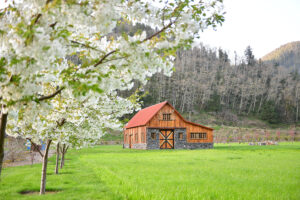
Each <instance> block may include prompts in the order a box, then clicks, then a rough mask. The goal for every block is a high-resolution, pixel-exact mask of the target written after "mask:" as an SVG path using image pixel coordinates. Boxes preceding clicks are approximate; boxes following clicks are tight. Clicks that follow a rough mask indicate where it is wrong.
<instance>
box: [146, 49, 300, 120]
mask: <svg viewBox="0 0 300 200" xmlns="http://www.w3.org/2000/svg"><path fill="white" fill-rule="evenodd" d="M231 63H232V62H230V60H229V59H228V55H227V54H226V52H225V51H223V50H222V49H218V50H214V49H210V48H207V47H205V46H203V45H199V46H198V47H195V48H193V49H191V50H181V51H178V52H177V58H176V63H175V68H176V71H175V72H174V73H173V75H172V76H171V77H166V76H164V75H162V74H161V73H158V74H156V75H155V76H154V77H153V78H152V79H151V80H150V81H149V83H148V84H147V86H146V91H148V92H149V93H148V95H147V96H146V97H144V102H145V106H148V105H151V104H154V103H157V102H161V101H164V100H168V101H169V102H170V103H171V104H173V105H174V106H175V107H176V108H177V109H178V110H179V111H180V112H183V113H189V114H191V115H193V114H194V113H198V112H203V111H205V112H210V113H215V115H217V116H218V115H226V114H228V113H234V114H237V115H238V116H252V117H255V118H259V119H262V120H265V121H268V122H269V123H273V124H276V123H294V122H298V118H299V97H300V94H299V93H300V81H299V80H300V76H299V74H298V73H297V72H292V70H289V69H287V68H284V67H281V66H278V65H274V64H272V63H264V62H261V61H257V60H256V59H255V58H254V55H253V52H252V50H251V48H250V47H248V48H247V49H246V50H245V56H244V58H243V59H241V61H240V62H233V63H235V64H231Z"/></svg>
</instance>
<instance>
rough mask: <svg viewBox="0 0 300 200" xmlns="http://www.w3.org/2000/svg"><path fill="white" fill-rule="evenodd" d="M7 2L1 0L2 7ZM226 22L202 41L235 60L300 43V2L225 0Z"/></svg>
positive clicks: (293, 0) (205, 35) (208, 31)
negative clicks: (248, 49) (250, 50)
mask: <svg viewBox="0 0 300 200" xmlns="http://www.w3.org/2000/svg"><path fill="white" fill-rule="evenodd" d="M4 2H6V0H0V8H1V7H3V6H4V4H5V3H4ZM224 7H225V11H226V12H227V13H226V15H225V22H224V24H223V26H222V27H218V28H217V30H216V31H214V30H212V29H210V30H205V32H204V33H202V35H201V39H200V41H201V42H203V43H204V44H206V45H209V46H210V47H216V48H219V47H221V48H222V49H224V50H226V51H227V52H228V53H229V55H230V57H231V58H233V55H234V51H236V52H237V54H238V55H240V56H242V55H243V52H244V50H245V48H246V47H247V46H248V45H250V46H251V47H252V48H253V52H254V54H255V57H256V58H260V57H262V56H264V55H266V54H267V53H269V52H271V51H272V50H274V49H275V48H278V47H279V46H281V45H283V44H286V43H288V42H292V41H299V40H300V0H224Z"/></svg>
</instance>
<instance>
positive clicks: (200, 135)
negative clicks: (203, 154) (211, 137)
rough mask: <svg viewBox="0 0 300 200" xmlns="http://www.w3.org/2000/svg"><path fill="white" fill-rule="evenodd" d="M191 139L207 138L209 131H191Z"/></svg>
mask: <svg viewBox="0 0 300 200" xmlns="http://www.w3.org/2000/svg"><path fill="white" fill-rule="evenodd" d="M191 139H207V133H191Z"/></svg>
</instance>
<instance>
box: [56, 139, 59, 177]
mask: <svg viewBox="0 0 300 200" xmlns="http://www.w3.org/2000/svg"><path fill="white" fill-rule="evenodd" d="M58 165H59V142H58V143H57V145H56V165H55V174H58Z"/></svg>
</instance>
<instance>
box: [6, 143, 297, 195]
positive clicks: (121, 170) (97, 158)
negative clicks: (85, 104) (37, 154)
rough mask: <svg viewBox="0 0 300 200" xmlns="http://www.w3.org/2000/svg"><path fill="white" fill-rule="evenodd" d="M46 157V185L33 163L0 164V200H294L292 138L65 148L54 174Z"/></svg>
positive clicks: (294, 145)
mask: <svg viewBox="0 0 300 200" xmlns="http://www.w3.org/2000/svg"><path fill="white" fill-rule="evenodd" d="M54 164H55V163H54V157H53V158H51V159H50V162H49V166H48V177H47V189H50V190H58V191H59V192H58V193H53V194H47V195H45V196H39V195H21V194H19V192H21V191H26V190H36V191H38V190H39V183H40V171H41V164H36V165H34V166H33V167H31V166H22V167H12V168H5V169H4V170H3V173H2V181H1V182H0V199H1V200H2V199H5V200H6V199H62V200H64V199H82V200H88V199H136V200H140V199H158V200H162V199H170V200H173V199H187V200H190V199H251V200H253V199H262V200H265V199H295V200H296V199H297V200H299V199H300V143H293V144H292V143H281V144H280V145H278V146H260V147H258V146H248V145H239V144H231V145H227V144H225V145H215V148H214V149H210V150H163V151H161V150H151V151H145V150H129V149H125V150H124V149H122V147H121V146H99V147H94V148H88V149H82V150H72V151H70V152H69V153H68V154H67V160H66V166H65V167H64V169H63V170H61V171H60V172H61V173H60V174H59V175H55V174H54V173H53V172H54Z"/></svg>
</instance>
